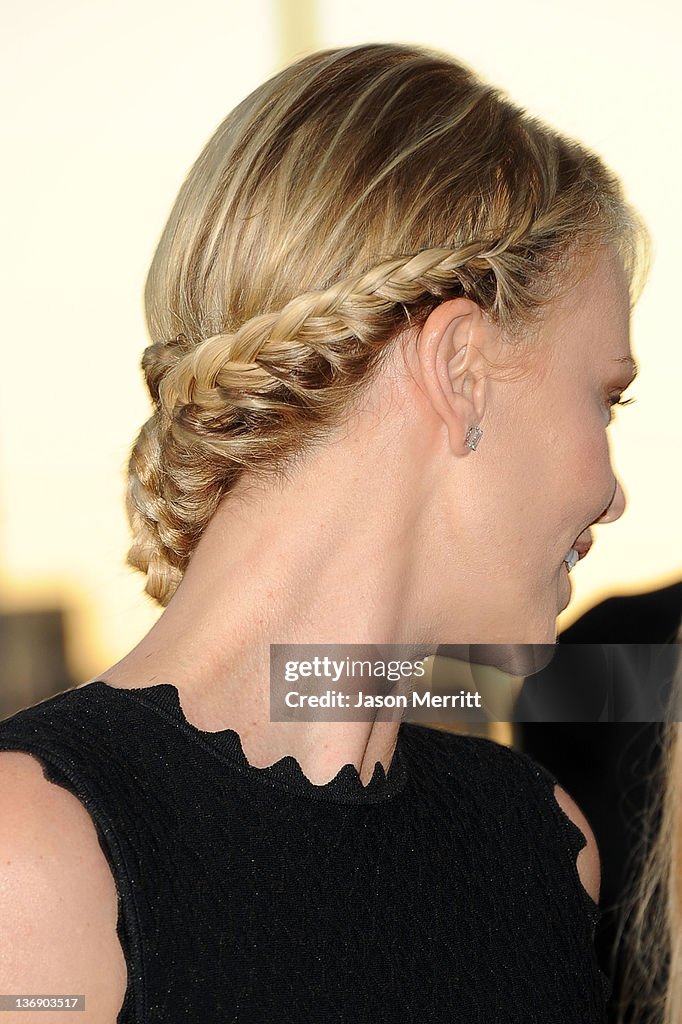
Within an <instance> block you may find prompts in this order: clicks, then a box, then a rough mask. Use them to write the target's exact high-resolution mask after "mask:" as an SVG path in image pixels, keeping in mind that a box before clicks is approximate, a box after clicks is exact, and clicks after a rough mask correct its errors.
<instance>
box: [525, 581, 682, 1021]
mask: <svg viewBox="0 0 682 1024" xmlns="http://www.w3.org/2000/svg"><path fill="white" fill-rule="evenodd" d="M681 614H682V582H678V583H674V584H672V585H671V586H668V587H664V588H662V589H660V590H654V591H652V592H651V593H646V594H635V595H632V596H629V597H611V598H608V599H607V600H605V601H602V602H601V603H600V604H598V605H596V606H595V607H594V608H592V609H590V610H589V611H588V612H586V613H585V614H584V615H583V616H582V617H581V618H579V619H578V620H577V621H576V622H575V623H573V625H572V626H570V627H568V628H567V629H566V630H564V632H563V633H561V634H560V636H559V637H558V642H559V644H595V645H601V644H627V645H633V647H632V648H628V649H631V650H632V651H634V652H636V654H637V655H638V656H641V657H643V658H644V660H643V662H642V664H645V663H646V656H645V655H646V651H645V648H646V645H650V644H674V642H675V640H676V637H677V630H678V628H679V625H680V617H681ZM634 645H642V649H641V650H637V649H636V648H635V646H634ZM566 653H568V652H566ZM673 654H674V652H673V651H672V649H671V655H673ZM599 657H602V654H601V650H600V649H599V648H595V655H594V660H595V666H594V671H595V672H596V667H597V665H598V659H599ZM580 678H581V685H582V686H583V687H584V686H586V685H589V673H588V675H587V676H586V675H585V674H584V673H583V674H581V677H580ZM586 679H587V683H586V682H585V680H586ZM534 681H535V680H534V678H533V677H531V679H530V680H527V682H528V683H530V684H532V683H533V682H534ZM594 683H595V689H596V690H599V682H598V681H597V679H596V676H595V678H594ZM525 688H526V684H524V690H525ZM524 690H522V691H521V695H520V697H519V702H520V703H517V714H518V717H521V718H523V717H526V716H525V715H524V714H523V713H522V712H521V713H519V712H520V711H521V707H522V705H523V701H524V697H525V698H526V699H527V697H528V695H527V694H524ZM527 704H528V707H527V710H528V708H532V704H533V702H532V700H530V701H527ZM598 705H599V699H598V698H597V699H595V700H594V701H593V704H592V708H591V709H590V707H589V704H588V705H586V706H587V707H588V711H589V710H592V711H594V710H596V709H597V708H598ZM528 717H529V718H532V717H533V714H532V713H530V714H529V715H528ZM535 717H537V718H538V720H537V721H524V722H521V723H519V724H518V726H517V727H516V728H517V729H518V730H519V733H518V734H519V736H520V746H521V747H522V749H523V750H525V751H526V752H527V753H528V754H530V756H531V757H533V758H535V759H536V760H537V761H539V762H540V763H541V764H544V765H546V766H547V767H548V768H549V769H550V770H551V771H552V772H553V773H554V774H555V775H556V777H557V779H558V781H559V782H560V783H561V785H562V786H563V787H564V788H565V789H566V790H567V791H568V792H569V793H570V795H571V796H572V797H574V799H575V800H576V802H577V803H578V805H579V806H580V807H581V808H582V810H583V811H584V813H585V815H586V816H587V818H588V820H589V822H590V824H591V826H592V829H593V831H594V834H595V837H596V839H597V844H598V846H599V850H600V854H601V861H602V885H601V899H600V904H601V907H602V912H603V917H602V919H601V921H600V922H599V925H598V926H597V933H596V938H595V942H596V947H597V956H598V958H599V961H600V965H601V967H602V970H604V971H605V972H606V974H607V975H609V976H610V977H611V979H612V983H613V993H612V997H611V1001H610V1015H609V1021H610V1022H613V1021H615V1019H616V1018H615V1005H616V1001H617V998H618V996H619V994H620V988H621V984H622V978H623V974H624V972H625V971H626V970H627V964H626V963H624V962H623V956H622V952H621V944H619V946H618V950H616V957H615V962H614V961H613V954H614V946H615V942H616V934H617V931H616V929H617V927H618V923H619V919H620V918H619V909H620V905H621V902H622V901H623V899H624V896H625V894H626V891H627V888H628V886H629V883H630V882H631V881H632V875H633V872H634V871H636V869H637V866H638V864H639V860H638V855H639V854H640V853H641V846H640V844H641V836H642V831H641V828H642V816H643V814H644V811H645V808H646V807H647V806H648V804H649V800H650V794H649V790H648V780H649V778H650V777H651V775H652V773H653V772H654V771H655V770H656V768H657V766H658V762H659V756H660V740H661V730H662V726H661V724H660V723H659V722H647V721H643V722H636V721H635V722H613V721H612V722H608V721H602V722H600V721H598V720H597V719H598V717H599V716H598V713H597V714H591V713H588V714H587V715H582V716H578V719H577V721H576V720H574V721H573V722H568V723H564V722H552V721H550V722H543V721H542V720H541V716H540V715H536V716H535ZM580 717H583V718H588V719H589V718H592V721H589V720H587V721H581V720H580Z"/></svg>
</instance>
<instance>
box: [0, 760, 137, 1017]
mask: <svg viewBox="0 0 682 1024" xmlns="http://www.w3.org/2000/svg"><path fill="white" fill-rule="evenodd" d="M117 915H118V900H117V893H116V885H115V882H114V878H113V875H112V874H111V869H110V867H109V864H108V862H107V859H106V857H105V855H104V852H103V850H102V848H101V846H100V845H99V840H98V837H97V832H96V830H95V826H94V823H93V821H92V819H91V817H90V815H89V813H88V812H87V810H86V809H85V807H84V806H83V804H82V803H81V802H80V801H79V800H78V798H77V797H76V796H74V794H73V793H70V792H69V791H68V790H66V789H65V788H64V787H63V786H59V785H56V784H55V783H52V782H50V781H49V780H48V779H46V778H45V775H44V774H43V766H42V763H41V762H40V761H39V760H38V758H36V757H34V756H33V755H32V754H29V753H24V752H20V751H1V752H0V919H2V923H3V928H2V930H0V992H3V993H8V994H17V995H18V994H40V993H43V994H59V993H63V994H65V995H66V994H79V993H82V994H84V995H85V1005H86V1009H85V1012H83V1011H82V1010H80V1011H74V1012H69V1011H60V1018H59V1019H60V1021H61V1024H68V1022H69V1021H71V1020H73V1021H74V1022H78V1024H115V1022H116V1017H117V1015H118V1012H119V1010H120V1008H121V1005H122V1003H123V998H124V996H125V991H126V985H127V968H126V963H125V958H124V955H123V950H122V949H121V945H120V942H119V939H118V936H117V934H116V923H117ZM13 1021H17V1022H21V1024H31V1022H35V1024H39V1022H40V1024H44V1021H45V1011H44V1010H37V1011H32V1010H22V1011H17V1012H12V1011H9V1012H8V1011H4V1012H3V1024H12V1022H13Z"/></svg>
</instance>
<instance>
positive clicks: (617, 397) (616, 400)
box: [609, 391, 637, 423]
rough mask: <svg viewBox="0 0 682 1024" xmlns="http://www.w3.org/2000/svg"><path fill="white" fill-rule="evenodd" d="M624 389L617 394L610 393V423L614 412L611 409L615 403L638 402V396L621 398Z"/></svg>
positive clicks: (627, 403) (630, 403)
mask: <svg viewBox="0 0 682 1024" xmlns="http://www.w3.org/2000/svg"><path fill="white" fill-rule="evenodd" d="M621 395H622V391H619V392H617V393H616V394H615V395H609V423H610V422H611V420H612V419H613V412H612V411H611V410H612V409H613V407H614V405H632V403H633V402H636V401H637V399H636V398H625V399H623V398H621Z"/></svg>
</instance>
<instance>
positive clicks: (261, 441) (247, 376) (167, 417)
mask: <svg viewBox="0 0 682 1024" xmlns="http://www.w3.org/2000/svg"><path fill="white" fill-rule="evenodd" d="M504 261H505V253H504V246H503V243H499V244H497V245H495V246H492V247H490V248H488V249H483V251H482V250H481V244H480V243H473V242H472V243H471V244H470V245H467V246H463V247H461V248H460V249H457V250H453V249H451V248H445V247H436V248H432V249H427V250H423V251H422V252H419V253H416V254H414V255H410V256H407V257H400V258H396V259H392V260H386V261H384V262H382V263H380V264H378V265H377V266H375V267H372V268H371V269H369V270H367V271H366V272H364V273H363V274H361V275H359V276H356V277H354V278H351V279H347V280H343V281H339V282H336V283H335V284H333V285H332V286H331V287H329V288H327V289H325V290H324V291H310V292H305V293H303V294H301V295H299V296H296V297H295V298H293V299H292V300H291V301H290V302H288V303H287V304H286V305H285V306H284V308H283V309H282V310H281V311H279V312H276V313H266V314H262V315H259V316H255V317H253V318H252V319H251V320H249V321H247V322H246V323H245V324H243V325H242V326H241V327H240V328H239V329H238V330H237V331H235V332H234V333H232V334H229V333H227V334H216V335H213V336H211V337H209V338H206V339H205V340H203V341H201V342H200V343H199V344H197V345H195V346H194V347H190V348H188V347H187V345H186V342H185V344H184V346H183V341H184V339H183V338H182V336H181V337H179V338H177V339H174V340H173V342H172V343H171V344H170V345H168V344H160V343H157V344H155V345H151V346H149V348H148V349H147V350H146V351H145V355H144V357H143V361H142V362H143V368H144V371H145V376H146V379H147V385H148V387H149V391H150V393H151V395H152V397H153V398H154V399H155V401H156V404H157V410H156V412H155V413H154V415H153V416H152V417H151V418H150V419H149V420H148V421H147V423H146V424H145V425H144V427H143V428H142V431H141V432H140V434H139V436H138V439H137V442H136V444H135V447H134V449H133V452H132V455H131V459H130V465H129V470H130V479H131V486H130V487H129V490H128V503H129V515H134V516H135V520H136V529H137V532H138V533H139V532H140V531H141V532H142V534H143V535H144V536H145V537H147V538H148V541H147V543H146V544H144V543H138V545H137V546H136V547H135V548H134V550H131V552H130V553H129V558H128V562H129V564H131V565H134V566H136V567H137V568H140V569H143V571H145V572H146V573H147V574H148V577H149V581H148V587H147V590H148V592H149V593H150V594H151V595H152V596H154V597H156V598H157V600H159V601H160V602H161V603H162V604H165V603H166V601H167V600H168V599H169V598H170V596H171V593H172V591H173V590H174V589H175V587H176V586H177V584H178V583H179V582H180V579H181V578H182V573H183V571H184V569H185V567H186V565H187V562H188V560H189V557H190V555H191V552H192V550H193V549H194V547H195V546H196V543H197V542H198V540H199V537H200V536H201V534H202V533H203V530H204V529H205V527H206V525H207V523H208V521H209V519H210V518H211V516H212V515H213V513H214V512H215V510H216V508H217V506H218V503H219V501H220V500H221V498H222V497H223V495H224V494H225V493H226V492H227V491H229V489H230V488H231V487H232V486H233V485H234V483H235V480H236V479H237V477H238V476H239V475H240V473H241V472H242V471H243V469H245V468H248V469H250V470H252V471H254V472H258V471H259V470H261V471H264V470H267V471H268V472H270V471H273V470H274V469H276V466H274V465H273V459H272V451H273V445H275V447H276V449H277V452H278V453H279V457H280V464H281V462H283V461H286V459H287V457H288V456H290V455H292V454H294V453H295V452H301V451H303V450H305V447H306V443H305V442H304V441H303V438H305V439H306V440H307V442H308V443H313V442H314V441H315V439H316V438H318V437H322V436H323V435H324V433H325V431H326V430H328V428H329V426H330V424H332V423H334V422H335V417H334V410H336V409H337V408H340V407H341V405H340V403H339V402H338V398H339V397H340V395H341V393H342V392H344V391H345V390H346V389H348V387H349V386H355V387H356V389H357V388H358V386H359V383H360V381H363V380H364V381H365V382H367V381H368V380H369V379H370V374H369V373H368V371H369V370H371V368H373V367H374V366H375V365H376V364H377V362H378V360H379V359H380V357H381V355H382V353H383V352H385V350H386V342H387V340H388V339H389V338H391V337H393V336H395V334H396V333H397V331H398V330H399V329H400V327H401V326H402V324H403V323H404V321H405V319H406V317H407V318H409V309H410V307H411V306H412V307H414V306H417V307H419V305H420V303H421V304H423V303H424V302H425V301H429V302H430V306H431V308H432V307H433V306H434V305H435V304H436V303H437V302H438V301H441V300H444V299H446V298H448V297H451V296H453V295H455V294H467V295H470V296H471V297H472V298H474V299H475V301H477V302H478V303H479V304H480V305H481V306H483V307H484V308H485V307H488V308H489V310H490V311H491V314H492V315H495V316H497V318H498V319H504V317H505V314H506V313H507V314H508V311H507V310H506V309H504V308H499V306H497V305H496V299H498V298H499V295H498V290H497V287H496V283H497V281H498V280H499V279H500V277H501V276H502V275H503V273H504ZM508 262H510V261H509V260H508ZM511 262H512V272H513V273H516V274H518V272H519V269H520V267H521V263H522V261H520V260H519V259H518V258H516V259H515V260H514V259H513V258H512V261H511ZM517 289H518V284H517ZM530 308H531V302H530V296H528V297H527V299H526V303H525V306H524V310H525V311H526V312H528V310H529V309H530ZM344 408H346V409H347V408H348V404H347V403H344ZM316 424H319V425H321V426H322V427H323V429H322V430H320V431H317V430H316V429H315V425H316ZM162 467H163V468H162ZM159 546H161V547H162V550H163V559H162V560H160V561H159V562H158V569H156V570H155V565H154V563H153V558H152V555H153V553H154V552H155V551H156V550H157V549H158V548H159ZM164 560H165V564H166V565H167V566H168V567H169V571H168V572H166V570H165V567H164V568H163V570H162V569H161V567H162V565H164Z"/></svg>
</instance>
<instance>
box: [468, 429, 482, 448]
mask: <svg viewBox="0 0 682 1024" xmlns="http://www.w3.org/2000/svg"><path fill="white" fill-rule="evenodd" d="M482 437H483V431H482V430H481V429H480V428H479V427H469V429H468V430H467V436H466V437H465V438H464V443H465V445H466V446H467V448H471V450H472V451H476V445H477V444H478V442H479V441H480V440H481V438H482Z"/></svg>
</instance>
